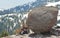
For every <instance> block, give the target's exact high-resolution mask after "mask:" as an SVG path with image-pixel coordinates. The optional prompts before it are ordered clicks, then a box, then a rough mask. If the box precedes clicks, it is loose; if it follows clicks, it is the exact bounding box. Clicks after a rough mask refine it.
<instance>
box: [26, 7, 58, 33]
mask: <svg viewBox="0 0 60 38" xmlns="http://www.w3.org/2000/svg"><path fill="white" fill-rule="evenodd" d="M57 14H58V8H56V7H52V6H51V7H45V6H43V7H36V8H34V9H32V11H31V12H30V13H29V14H28V19H27V21H26V24H27V25H28V26H29V28H30V29H31V30H32V31H34V32H35V33H40V32H48V31H50V30H51V29H52V27H53V26H54V25H55V24H56V22H57Z"/></svg>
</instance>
